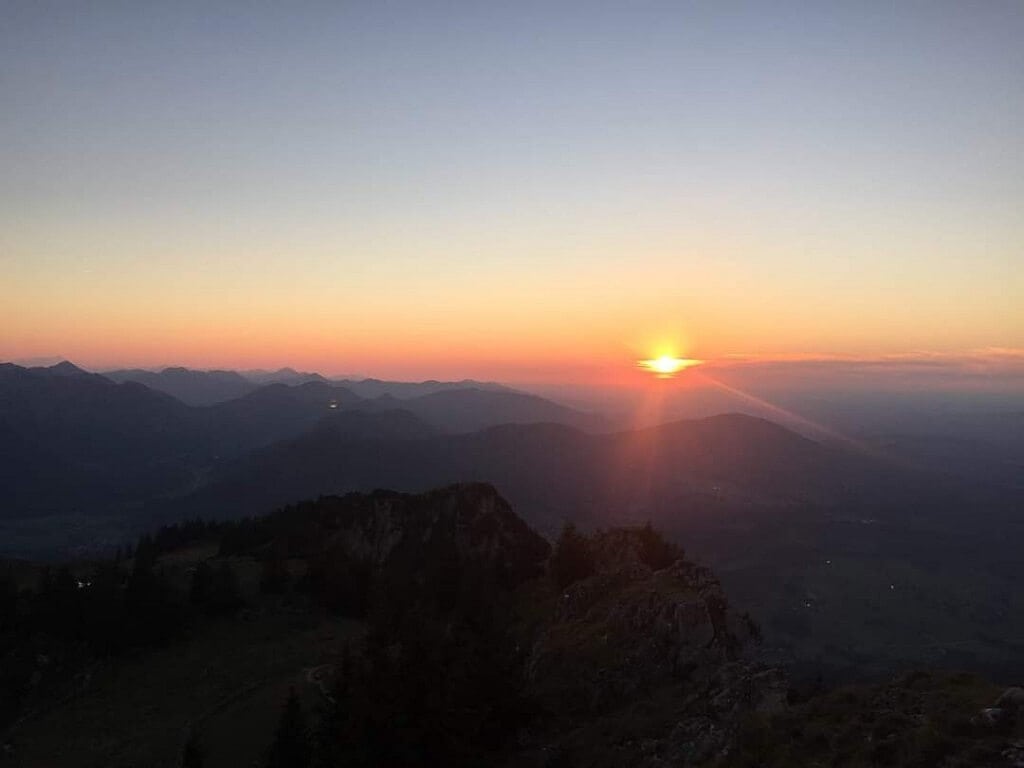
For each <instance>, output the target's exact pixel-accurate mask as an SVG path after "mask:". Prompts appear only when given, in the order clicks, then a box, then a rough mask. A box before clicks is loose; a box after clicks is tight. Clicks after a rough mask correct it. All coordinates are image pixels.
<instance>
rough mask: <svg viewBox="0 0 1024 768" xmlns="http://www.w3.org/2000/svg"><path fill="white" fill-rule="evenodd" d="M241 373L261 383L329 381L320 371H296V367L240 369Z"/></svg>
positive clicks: (289, 384) (290, 383)
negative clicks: (263, 369) (264, 369)
mask: <svg viewBox="0 0 1024 768" xmlns="http://www.w3.org/2000/svg"><path fill="white" fill-rule="evenodd" d="M239 373H240V374H241V375H242V376H244V377H245V378H246V379H248V380H249V381H252V382H255V383H256V384H259V385H267V384H287V385H288V386H297V385H299V384H308V383H309V382H311V381H319V382H326V381H327V379H326V378H324V377H323V376H321V375H320V374H319V373H313V372H307V371H296V370H295V369H294V368H278V369H277V370H276V371H261V370H255V371H240V372H239Z"/></svg>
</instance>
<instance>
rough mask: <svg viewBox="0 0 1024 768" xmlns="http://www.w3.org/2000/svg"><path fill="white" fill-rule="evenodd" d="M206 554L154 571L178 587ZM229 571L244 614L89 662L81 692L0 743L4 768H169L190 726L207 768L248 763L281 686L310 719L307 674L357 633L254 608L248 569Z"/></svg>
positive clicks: (265, 606)
mask: <svg viewBox="0 0 1024 768" xmlns="http://www.w3.org/2000/svg"><path fill="white" fill-rule="evenodd" d="M210 554H211V550H210V549H204V548H202V547H200V548H195V549H193V550H188V551H186V552H178V553H174V554H173V555H172V556H170V557H168V558H166V559H165V560H164V561H162V563H161V565H162V566H163V567H164V568H165V569H166V570H167V571H168V573H169V574H170V575H172V577H177V578H180V579H182V581H185V580H186V579H187V575H188V570H189V568H190V567H192V566H194V564H195V563H196V562H198V560H200V559H205V558H206V557H207V556H209V555H210ZM232 564H233V567H234V568H235V570H236V573H237V574H238V575H239V581H240V583H241V587H242V591H243V594H244V595H245V597H246V599H247V602H248V603H249V605H250V606H251V607H250V608H249V609H247V610H245V611H243V612H242V613H241V614H240V615H239V616H238V617H235V618H223V619H209V620H201V621H200V622H198V623H197V624H196V625H195V626H193V627H192V628H191V629H190V631H189V633H188V636H187V638H186V639H185V640H183V641H181V642H178V643H175V644H173V645H171V646H170V647H167V648H160V649H154V650H150V651H140V652H137V653H135V654H133V655H130V656H126V657H123V658H118V659H112V660H108V661H105V662H103V663H101V664H100V665H99V666H98V667H97V668H96V669H95V670H94V672H93V674H92V678H91V680H90V681H89V683H88V685H87V686H86V688H85V690H84V691H83V692H82V693H80V694H79V695H77V696H75V697H73V698H71V699H70V700H68V701H65V702H63V703H60V704H58V705H56V706H54V707H53V708H52V709H50V710H48V711H45V712H42V713H40V714H37V715H36V716H34V717H32V718H30V719H29V720H27V721H26V722H24V723H22V724H21V725H20V726H19V727H18V728H17V729H16V730H15V731H14V732H13V733H12V734H11V735H10V736H9V738H10V740H11V741H12V742H13V743H14V745H15V759H14V761H13V763H12V764H13V765H17V766H25V767H26V768H27V767H29V766H32V767H35V766H46V767H47V768H64V767H65V766H67V767H69V768H70V767H71V766H90V767H91V766H97V768H99V767H100V766H103V768H116V767H117V766H125V767H126V768H127V766H143V765H145V766H164V765H166V766H173V765H177V764H178V763H177V761H178V760H179V759H180V756H181V749H182V746H183V744H184V741H185V739H186V735H187V733H188V729H189V727H190V726H193V727H195V728H196V730H197V732H198V733H199V735H200V740H201V742H202V744H203V747H204V751H205V753H206V765H207V766H209V768H217V767H218V766H224V767H225V768H229V767H230V768H235V767H236V766H249V765H252V764H253V763H254V762H260V761H261V759H262V757H263V755H264V753H265V750H266V748H267V747H268V746H269V744H270V741H271V739H272V737H273V732H274V728H275V726H276V724H277V720H278V716H279V714H280V710H281V706H282V704H283V702H284V699H285V697H286V696H287V694H288V690H289V688H290V687H291V686H295V687H296V689H297V690H298V691H299V692H300V693H301V695H302V697H303V700H304V702H305V703H306V704H307V705H308V706H309V708H310V709H312V708H313V707H315V706H317V704H318V703H319V699H320V693H319V688H318V686H317V684H316V682H315V680H313V679H311V675H310V673H309V670H311V669H313V668H316V667H318V666H321V665H325V664H331V663H332V662H333V661H334V660H335V658H336V654H337V653H338V651H339V650H340V648H341V647H342V645H343V644H344V641H345V639H346V638H350V637H356V636H358V635H359V633H360V632H361V631H362V625H361V624H360V623H358V622H353V621H348V620H344V619H339V618H336V617H332V616H326V615H323V614H320V613H318V612H311V611H310V610H309V609H308V607H306V606H301V607H300V606H290V605H288V604H287V602H285V601H281V600H280V599H278V598H263V597H261V596H260V595H259V590H258V576H259V568H258V565H257V564H256V563H255V562H253V561H252V560H249V559H233V560H232ZM55 734H59V738H54V735H55Z"/></svg>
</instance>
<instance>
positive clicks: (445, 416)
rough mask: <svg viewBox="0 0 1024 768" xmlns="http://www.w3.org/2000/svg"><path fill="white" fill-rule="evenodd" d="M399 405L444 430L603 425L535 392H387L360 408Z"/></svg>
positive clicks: (589, 416)
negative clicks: (405, 396) (409, 395)
mask: <svg viewBox="0 0 1024 768" xmlns="http://www.w3.org/2000/svg"><path fill="white" fill-rule="evenodd" d="M396 406H398V407H401V408H404V409H406V410H408V411H411V412H412V413H415V414H416V415H417V416H419V417H420V418H421V419H423V420H424V421H426V422H427V423H429V424H433V425H434V426H436V427H438V428H439V429H443V430H445V431H447V432H475V431H476V430H479V429H484V428H486V427H492V426H495V425H498V424H537V423H544V422H552V423H558V424H567V425H570V426H575V427H579V428H581V429H588V430H594V429H598V428H600V427H601V426H603V422H602V420H601V419H600V417H597V416H592V415H590V414H586V413H583V412H581V411H576V410H574V409H572V408H567V407H565V406H564V405H559V404H558V403H554V402H552V401H550V400H546V399H544V398H542V397H538V396H536V395H528V394H524V393H521V392H512V391H504V390H485V389H477V388H468V389H461V388H460V389H442V390H440V391H437V392H433V393H431V394H426V395H420V396H418V397H412V398H408V399H404V400H402V399H398V398H396V397H394V396H392V395H390V394H387V395H382V396H381V397H380V398H378V399H376V400H372V401H370V402H368V403H365V404H364V405H362V406H361V407H363V408H393V407H396Z"/></svg>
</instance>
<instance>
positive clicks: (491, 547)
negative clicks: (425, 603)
mask: <svg viewBox="0 0 1024 768" xmlns="http://www.w3.org/2000/svg"><path fill="white" fill-rule="evenodd" d="M317 508H318V514H319V515H320V518H321V520H320V523H321V530H322V531H323V533H324V539H323V540H321V541H320V542H318V546H323V547H324V548H325V549H326V550H327V551H329V552H331V553H333V554H334V555H335V556H337V557H344V558H349V559H352V560H356V561H362V562H366V563H369V564H371V565H373V566H374V567H375V568H378V569H381V570H383V569H395V568H403V569H410V568H420V567H422V568H426V567H430V566H431V565H436V564H437V563H438V562H441V561H446V562H457V563H460V564H462V565H475V566H483V567H486V568H487V569H488V570H490V571H493V572H495V573H496V574H497V576H498V577H499V578H500V580H501V581H502V583H504V584H505V585H506V586H515V585H516V584H518V583H520V582H521V581H523V580H524V579H526V578H528V577H530V576H533V575H536V574H537V573H538V572H539V570H540V568H541V566H542V564H543V562H544V560H545V559H546V558H547V557H548V555H549V553H550V551H551V547H550V545H549V544H548V543H547V541H546V540H545V539H544V538H543V537H541V536H540V535H539V534H537V533H535V532H534V531H533V530H532V529H531V528H529V526H527V525H526V523H524V522H523V521H522V520H520V519H519V518H518V517H517V516H516V515H515V513H514V512H513V511H512V509H511V507H509V505H508V502H506V501H505V500H504V499H503V498H502V497H501V496H500V495H499V494H498V492H497V491H496V490H495V489H494V488H493V487H492V486H490V485H488V484H485V483H466V484H460V485H452V486H448V487H447V488H441V489H438V490H436V491H431V492H429V493H422V494H404V493H395V492H393V491H375V492H374V493H370V494H357V493H353V494H349V495H346V496H342V497H327V498H321V499H320V500H319V501H318V502H317Z"/></svg>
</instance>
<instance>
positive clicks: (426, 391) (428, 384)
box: [334, 379, 516, 399]
mask: <svg viewBox="0 0 1024 768" xmlns="http://www.w3.org/2000/svg"><path fill="white" fill-rule="evenodd" d="M334 381H335V383H336V384H339V385H341V386H343V387H346V388H348V389H350V390H352V391H353V392H355V393H356V394H357V395H359V396H360V397H365V398H370V399H372V398H378V397H382V396H390V397H394V398H402V399H409V398H413V397H422V396H423V395H432V394H434V393H435V392H445V391H448V390H452V389H482V390H485V391H488V392H515V391H516V390H514V389H512V388H510V387H506V386H505V385H504V384H496V383H494V382H489V381H474V380H472V379H463V380H462V381H435V380H433V379H430V380H428V381H385V380H382V379H335V380H334Z"/></svg>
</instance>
